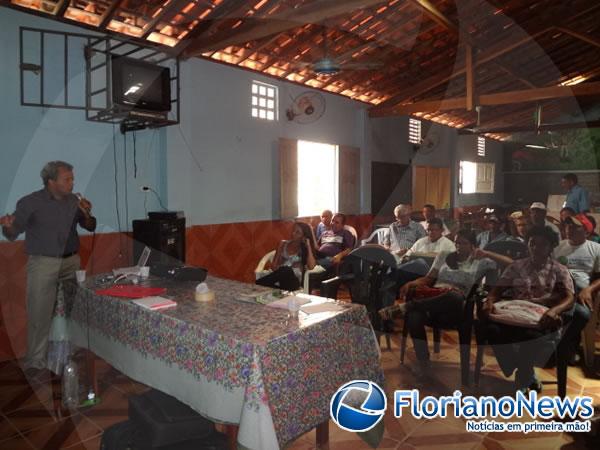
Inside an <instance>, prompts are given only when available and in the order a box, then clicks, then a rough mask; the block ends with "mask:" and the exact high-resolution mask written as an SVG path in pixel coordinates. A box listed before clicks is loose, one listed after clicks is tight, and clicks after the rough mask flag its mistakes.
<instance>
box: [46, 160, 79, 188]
mask: <svg viewBox="0 0 600 450" xmlns="http://www.w3.org/2000/svg"><path fill="white" fill-rule="evenodd" d="M60 168H63V169H65V170H68V171H69V172H70V171H72V170H73V166H72V165H71V164H69V163H67V162H64V161H50V162H47V163H46V165H45V166H44V167H43V168H42V171H41V172H40V177H42V181H43V182H44V186H48V181H49V180H56V178H57V177H58V169H60Z"/></svg>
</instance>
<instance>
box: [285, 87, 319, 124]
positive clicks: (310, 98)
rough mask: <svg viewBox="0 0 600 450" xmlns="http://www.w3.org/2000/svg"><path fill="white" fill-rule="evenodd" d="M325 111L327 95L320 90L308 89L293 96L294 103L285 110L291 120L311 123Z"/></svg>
mask: <svg viewBox="0 0 600 450" xmlns="http://www.w3.org/2000/svg"><path fill="white" fill-rule="evenodd" d="M324 113H325V97H323V95H322V94H320V93H319V92H312V91H306V92H303V93H302V94H300V95H298V96H297V97H296V98H292V105H291V106H290V107H289V108H288V109H287V110H286V111H285V116H286V117H287V118H288V120H289V121H292V120H293V121H294V122H296V123H302V124H305V123H311V122H315V121H317V120H319V119H320V118H321V116H322V115H323V114H324Z"/></svg>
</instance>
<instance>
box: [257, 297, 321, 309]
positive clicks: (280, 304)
mask: <svg viewBox="0 0 600 450" xmlns="http://www.w3.org/2000/svg"><path fill="white" fill-rule="evenodd" d="M292 298H293V299H294V300H295V302H296V305H298V306H300V305H305V304H307V303H310V299H308V298H301V297H297V296H295V295H287V296H285V297H283V298H280V299H279V300H275V301H274V302H271V303H267V306H271V307H272V308H281V309H288V300H290V299H292Z"/></svg>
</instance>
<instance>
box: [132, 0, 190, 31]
mask: <svg viewBox="0 0 600 450" xmlns="http://www.w3.org/2000/svg"><path fill="white" fill-rule="evenodd" d="M188 3H190V0H173V1H172V2H170V3H169V4H168V5H167V6H165V7H163V10H162V11H161V12H160V14H158V15H157V16H156V17H154V18H153V19H152V20H151V21H150V22H148V23H147V24H146V25H144V28H143V30H142V35H141V36H140V38H142V39H146V38H147V37H148V36H150V34H151V33H152V32H153V31H154V28H155V27H156V25H158V24H159V22H168V21H169V20H171V19H172V18H173V17H175V16H176V15H177V14H179V13H180V12H181V10H182V8H183V7H184V6H186V5H187V4H188Z"/></svg>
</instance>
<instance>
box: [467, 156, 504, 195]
mask: <svg viewBox="0 0 600 450" xmlns="http://www.w3.org/2000/svg"><path fill="white" fill-rule="evenodd" d="M495 169H496V166H495V164H494V163H476V162H472V161H461V162H460V168H459V189H458V191H459V193H461V194H493V193H494V175H495Z"/></svg>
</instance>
